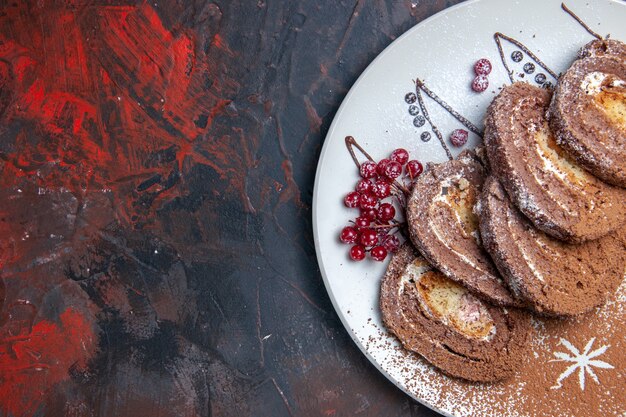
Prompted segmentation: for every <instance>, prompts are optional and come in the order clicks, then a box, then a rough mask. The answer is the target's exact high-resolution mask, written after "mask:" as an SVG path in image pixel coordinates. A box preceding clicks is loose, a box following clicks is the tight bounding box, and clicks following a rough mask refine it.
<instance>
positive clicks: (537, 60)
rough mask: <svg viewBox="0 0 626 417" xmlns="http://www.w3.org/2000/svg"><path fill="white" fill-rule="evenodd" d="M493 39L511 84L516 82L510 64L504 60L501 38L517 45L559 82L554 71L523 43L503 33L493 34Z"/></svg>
mask: <svg viewBox="0 0 626 417" xmlns="http://www.w3.org/2000/svg"><path fill="white" fill-rule="evenodd" d="M493 38H494V39H495V40H496V45H497V46H498V52H499V53H500V59H501V60H502V64H503V65H504V68H506V71H507V73H508V74H509V78H510V79H511V83H514V82H515V80H513V76H512V74H513V71H512V70H511V69H510V68H509V66H508V64H507V63H506V59H505V58H504V51H503V50H502V44H501V43H500V38H502V39H506V40H507V41H509V42H511V43H512V44H513V45H515V46H517V47H518V48H520V49H521V50H522V51H523V52H525V53H526V55H528V56H529V57H530V58H531V59H533V60H534V61H535V62H536V63H537V64H539V66H540V67H541V68H543V69H544V70H546V71H547V72H548V74H550V75H551V76H553V77H554V78H555V79H557V80H558V79H559V76H558V75H557V74H556V73H555V72H554V71H552V70H551V69H550V68H548V66H547V65H546V64H545V63H544V62H543V61H542V60H541V59H539V57H538V56H537V55H535V54H533V53H532V51H531V50H530V49H528V48H527V47H526V45H524V44H523V43H521V42H520V41H518V40H517V39H513V38H511V37H510V36H506V35H505V34H503V33H501V32H496V33H494V34H493Z"/></svg>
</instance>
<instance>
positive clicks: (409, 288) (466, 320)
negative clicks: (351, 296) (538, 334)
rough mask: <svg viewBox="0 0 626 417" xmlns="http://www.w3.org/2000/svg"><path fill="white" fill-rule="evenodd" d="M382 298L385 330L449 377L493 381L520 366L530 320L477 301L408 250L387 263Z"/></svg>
mask: <svg viewBox="0 0 626 417" xmlns="http://www.w3.org/2000/svg"><path fill="white" fill-rule="evenodd" d="M380 293H381V295H380V308H381V311H382V317H383V322H384V323H385V325H386V326H387V328H388V329H389V330H390V331H391V332H392V333H394V334H395V335H396V336H397V337H398V339H399V340H400V341H401V342H402V344H403V346H404V347H405V348H406V349H408V350H410V351H413V352H416V353H418V354H420V355H421V356H423V357H424V358H425V359H426V360H428V361H429V362H430V363H432V364H433V365H435V366H437V367H438V368H440V369H441V370H442V371H443V372H445V373H446V374H448V375H451V376H454V377H459V378H464V379H467V380H471V381H496V380H500V379H503V378H506V377H509V376H511V375H512V374H513V373H515V371H516V369H517V367H518V366H519V364H520V363H521V358H522V356H523V355H524V353H525V350H526V346H527V342H528V337H529V334H530V320H529V317H530V316H529V315H528V314H526V313H524V312H522V311H520V310H517V309H503V308H499V307H495V306H492V305H490V304H487V303H485V302H483V301H481V300H479V299H478V298H476V297H474V296H473V295H472V294H470V293H469V292H468V291H467V290H466V289H465V288H464V287H462V286H460V285H459V284H457V283H455V282H454V281H451V280H450V279H448V278H446V277H445V276H444V275H443V274H441V273H440V272H439V271H437V270H435V269H433V268H432V267H431V266H430V265H429V264H428V262H427V261H426V260H425V259H424V258H422V257H421V256H420V255H419V254H417V252H415V250H414V249H413V247H412V246H411V245H410V244H405V245H403V246H402V247H401V248H400V250H399V251H398V252H397V253H396V254H395V255H394V257H393V258H392V259H391V262H390V264H389V267H388V268H387V273H386V274H385V277H384V278H383V281H382V285H381V290H380Z"/></svg>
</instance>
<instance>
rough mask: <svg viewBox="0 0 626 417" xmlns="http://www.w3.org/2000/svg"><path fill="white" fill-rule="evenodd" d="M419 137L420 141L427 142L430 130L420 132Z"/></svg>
mask: <svg viewBox="0 0 626 417" xmlns="http://www.w3.org/2000/svg"><path fill="white" fill-rule="evenodd" d="M420 139H421V140H422V142H428V141H429V140H430V132H422V134H421V135H420Z"/></svg>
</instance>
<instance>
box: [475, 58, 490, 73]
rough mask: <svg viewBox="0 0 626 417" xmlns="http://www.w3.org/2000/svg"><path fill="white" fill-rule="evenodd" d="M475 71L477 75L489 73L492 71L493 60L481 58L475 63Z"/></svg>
mask: <svg viewBox="0 0 626 417" xmlns="http://www.w3.org/2000/svg"><path fill="white" fill-rule="evenodd" d="M474 72H475V73H476V75H489V73H490V72H491V61H489V60H488V59H487V58H481V59H479V60H478V61H476V63H475V64H474Z"/></svg>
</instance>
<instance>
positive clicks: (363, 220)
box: [354, 216, 372, 229]
mask: <svg viewBox="0 0 626 417" xmlns="http://www.w3.org/2000/svg"><path fill="white" fill-rule="evenodd" d="M371 222H372V221H371V220H370V219H369V218H367V217H365V216H359V217H357V218H356V219H355V220H354V225H355V226H356V227H358V228H359V229H363V228H365V227H369V225H370V223H371Z"/></svg>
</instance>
